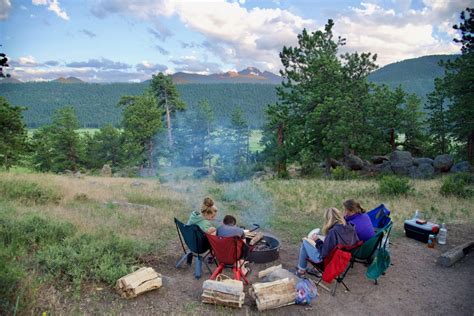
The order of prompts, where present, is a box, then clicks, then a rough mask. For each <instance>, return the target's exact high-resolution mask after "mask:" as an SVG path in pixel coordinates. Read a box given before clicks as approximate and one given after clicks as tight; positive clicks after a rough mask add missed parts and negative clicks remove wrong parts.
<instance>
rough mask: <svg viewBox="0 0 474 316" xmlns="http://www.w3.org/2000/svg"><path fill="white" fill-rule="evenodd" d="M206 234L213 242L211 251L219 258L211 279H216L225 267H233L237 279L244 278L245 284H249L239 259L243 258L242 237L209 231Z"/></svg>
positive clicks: (211, 242)
mask: <svg viewBox="0 0 474 316" xmlns="http://www.w3.org/2000/svg"><path fill="white" fill-rule="evenodd" d="M206 236H207V239H208V240H209V243H210V244H211V253H212V255H213V256H214V258H215V259H216V260H217V268H216V269H215V270H214V272H213V273H212V275H211V278H210V279H211V280H215V279H216V277H217V275H218V274H219V273H221V272H222V270H224V268H232V271H233V272H234V279H235V280H240V278H242V279H243V280H244V281H245V284H249V282H248V281H247V278H246V277H245V275H244V274H243V273H242V270H241V268H242V266H241V265H239V259H243V258H242V255H243V247H244V242H243V240H242V239H241V238H240V237H222V236H215V235H210V234H207V233H206Z"/></svg>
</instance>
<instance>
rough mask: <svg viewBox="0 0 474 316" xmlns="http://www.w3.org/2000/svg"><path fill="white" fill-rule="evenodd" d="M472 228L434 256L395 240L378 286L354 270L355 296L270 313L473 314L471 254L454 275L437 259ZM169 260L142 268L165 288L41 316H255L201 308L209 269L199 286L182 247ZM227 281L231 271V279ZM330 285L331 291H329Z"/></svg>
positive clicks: (98, 298)
mask: <svg viewBox="0 0 474 316" xmlns="http://www.w3.org/2000/svg"><path fill="white" fill-rule="evenodd" d="M473 236H474V226H473V225H450V227H449V235H448V244H447V245H444V246H441V245H436V247H435V248H434V249H430V248H427V247H426V244H424V243H421V242H418V241H416V240H412V239H408V238H406V237H404V236H399V237H397V238H392V239H391V245H390V252H391V257H392V266H391V267H390V268H389V269H388V271H387V274H386V275H385V276H383V277H381V278H380V279H379V283H378V285H375V284H374V283H373V281H370V280H368V279H367V278H366V277H365V272H366V267H365V266H364V265H363V264H356V265H355V266H354V268H353V269H351V270H350V271H349V273H348V275H347V276H346V279H345V283H346V284H347V285H348V286H349V288H350V292H347V291H345V289H344V288H343V287H342V286H340V287H339V288H338V290H337V293H336V295H335V296H331V295H330V294H329V293H328V292H326V291H324V290H322V289H318V290H319V297H318V299H317V300H316V301H315V302H314V303H313V304H312V306H310V307H309V306H287V307H284V308H280V309H277V310H273V311H270V312H268V313H267V314H271V315H288V314H308V315H327V314H331V315H349V314H354V315H362V314H363V315H382V314H384V315H408V314H412V315H428V314H446V315H472V314H473V313H474V300H472V284H474V253H470V254H468V255H467V256H466V257H464V258H463V259H462V260H461V261H459V262H458V263H456V264H455V265H454V266H452V267H450V268H443V267H441V266H438V265H436V259H437V258H438V256H439V255H440V254H442V253H443V252H445V251H447V250H449V249H451V248H452V247H454V246H456V245H459V244H462V243H464V242H466V241H468V240H469V238H470V239H473V238H474V237H473ZM170 243H171V245H170V250H169V252H168V253H169V255H166V256H161V257H152V256H150V255H148V256H146V258H143V259H146V260H145V261H147V262H148V264H149V265H150V266H153V267H154V268H155V269H156V270H157V271H158V272H160V273H161V274H162V275H163V277H164V286H163V287H162V288H161V289H159V290H156V291H152V292H149V293H146V294H144V295H141V296H139V297H137V298H135V299H132V300H125V299H122V298H121V297H120V296H119V295H117V294H116V293H115V292H114V291H113V290H111V289H109V288H107V287H104V286H100V285H92V286H90V287H88V288H87V289H86V290H85V291H84V293H83V295H81V297H80V298H78V299H73V298H66V297H67V296H64V295H62V297H61V298H58V295H59V294H58V292H57V291H52V290H51V291H52V292H51V293H53V292H54V295H52V296H53V297H54V300H50V301H49V302H46V301H41V302H39V303H40V305H42V306H39V307H38V309H36V310H38V311H39V310H42V311H45V310H49V311H55V313H56V314H70V313H71V312H80V313H81V314H115V313H118V314H124V315H150V314H164V313H173V314H229V313H234V314H237V315H244V314H245V315H247V314H253V313H258V311H257V309H256V306H255V305H254V303H253V302H252V300H251V299H250V297H249V296H248V295H247V297H246V303H245V306H244V307H243V308H242V309H241V310H234V309H228V308H223V307H219V306H212V305H205V304H202V303H201V302H200V295H201V286H202V282H203V280H205V279H206V278H207V277H209V272H208V271H207V269H205V268H204V270H203V277H202V278H201V279H200V280H196V279H195V278H194V276H193V272H194V266H188V265H186V264H183V266H182V268H180V269H176V268H175V267H174V264H175V262H176V260H178V258H179V257H180V255H181V253H182V249H181V246H180V245H179V241H178V239H177V238H176V240H171V241H170ZM297 256H298V245H290V244H288V243H286V242H283V246H282V249H281V251H280V259H279V260H278V261H275V262H273V263H269V264H258V265H257V264H255V265H254V266H253V271H252V272H251V274H250V275H249V281H250V282H251V283H252V282H257V281H258V280H257V278H256V276H257V272H258V271H260V270H263V269H265V268H267V267H268V266H271V265H274V264H278V263H282V264H283V267H285V268H293V267H294V266H295V265H296V262H297ZM227 273H228V274H229V275H230V272H229V271H228V272H227ZM330 286H334V284H331V285H330Z"/></svg>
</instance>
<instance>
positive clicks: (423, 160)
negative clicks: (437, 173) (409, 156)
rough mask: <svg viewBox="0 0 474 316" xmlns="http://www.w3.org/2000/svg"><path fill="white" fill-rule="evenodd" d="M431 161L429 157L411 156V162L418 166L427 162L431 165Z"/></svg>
mask: <svg viewBox="0 0 474 316" xmlns="http://www.w3.org/2000/svg"><path fill="white" fill-rule="evenodd" d="M433 162H434V160H433V159H431V158H413V164H414V165H415V166H419V165H421V164H423V163H427V164H430V165H433Z"/></svg>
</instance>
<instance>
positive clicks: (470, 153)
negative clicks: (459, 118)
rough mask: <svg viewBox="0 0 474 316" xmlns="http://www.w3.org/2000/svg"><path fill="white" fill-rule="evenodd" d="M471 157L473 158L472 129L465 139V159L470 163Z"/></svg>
mask: <svg viewBox="0 0 474 316" xmlns="http://www.w3.org/2000/svg"><path fill="white" fill-rule="evenodd" d="M473 159H474V131H471V133H470V134H469V136H468V139H467V160H468V161H469V162H471V163H472V162H473Z"/></svg>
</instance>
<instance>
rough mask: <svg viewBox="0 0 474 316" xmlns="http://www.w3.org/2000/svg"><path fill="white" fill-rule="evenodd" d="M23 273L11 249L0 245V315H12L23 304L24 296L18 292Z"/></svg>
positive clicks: (24, 272)
mask: <svg viewBox="0 0 474 316" xmlns="http://www.w3.org/2000/svg"><path fill="white" fill-rule="evenodd" d="M25 274H26V271H25V270H24V268H23V267H22V266H21V265H19V264H18V262H16V261H15V260H14V256H12V254H11V251H8V250H7V249H6V248H3V247H0V315H13V314H15V313H16V312H18V311H19V310H20V309H21V307H22V305H23V304H25V297H22V296H21V295H19V294H18V293H20V290H21V280H22V278H23V276H24V275H25Z"/></svg>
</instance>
